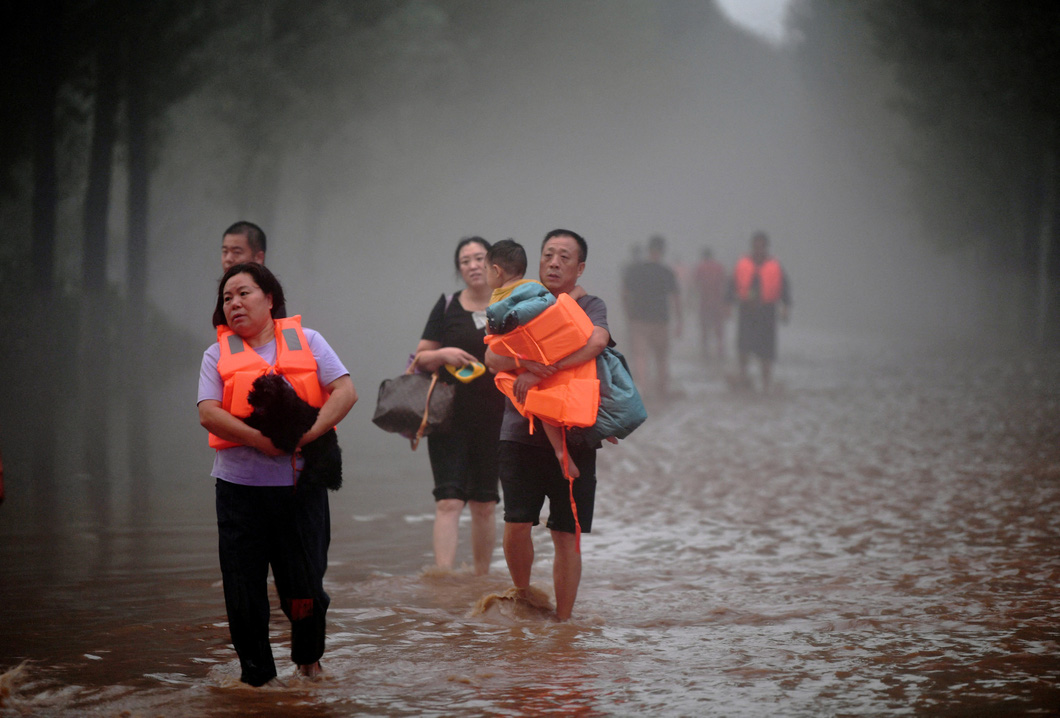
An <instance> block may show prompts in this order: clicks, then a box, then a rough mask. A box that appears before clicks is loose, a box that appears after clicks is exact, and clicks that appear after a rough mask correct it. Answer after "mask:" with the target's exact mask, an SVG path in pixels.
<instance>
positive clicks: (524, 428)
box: [501, 294, 611, 446]
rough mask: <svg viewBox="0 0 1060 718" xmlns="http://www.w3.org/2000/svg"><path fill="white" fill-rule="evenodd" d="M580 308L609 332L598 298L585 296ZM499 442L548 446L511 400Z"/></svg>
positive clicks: (507, 402) (538, 428)
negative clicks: (531, 429) (532, 430)
mask: <svg viewBox="0 0 1060 718" xmlns="http://www.w3.org/2000/svg"><path fill="white" fill-rule="evenodd" d="M578 306H579V307H581V308H582V309H583V310H584V311H585V313H586V314H587V315H589V320H590V321H592V323H593V326H594V327H600V328H602V329H607V331H608V332H610V331H611V330H610V329H608V326H607V305H606V304H604V300H603V299H600V297H594V296H593V295H591V294H587V295H585V296H584V297H582V298H581V299H579V300H578ZM501 441H518V442H519V443H521V444H529V445H531V446H548V445H549V444H548V437H547V436H545V430H544V429H543V428H542V427H541V420H540V419H538V420H537V423H536V424H535V426H534V433H533V434H531V433H530V420H529V419H527V418H526V417H525V416H523V415H522V414H520V413H519V411H518V410H517V409H516V408H515V405H513V404H512V402H511V399H505V400H504V420H503V421H502V422H501Z"/></svg>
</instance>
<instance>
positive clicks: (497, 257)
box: [486, 239, 585, 479]
mask: <svg viewBox="0 0 1060 718" xmlns="http://www.w3.org/2000/svg"><path fill="white" fill-rule="evenodd" d="M525 273H526V251H525V250H524V249H523V246H522V245H521V244H519V243H518V242H516V241H515V240H513V239H502V240H501V241H499V242H495V243H494V244H493V246H492V247H490V249H489V251H487V252H486V283H487V284H488V285H489V286H490V289H492V290H493V294H492V295H491V296H490V305H491V306H493V305H495V304H496V303H497V302H500V301H502V300H504V299H507V298H508V297H510V296H511V294H512V292H513V291H515V290H516V288H518V287H524V288H523V289H522V290H520V293H521V294H525V295H526V298H525V299H524V300H523V301H521V302H520V303H519V304H516V305H515V306H516V307H519V306H520V305H522V307H523V308H524V311H526V312H528V313H531V314H536V313H539V312H540V311H542V310H544V309H545V308H547V307H548V306H550V305H552V304H554V303H555V301H556V300H555V298H554V297H553V296H552V293H551V292H549V291H548V289H546V288H545V286H544V285H543V284H541V282H538V281H537V280H534V279H524V278H523V275H524V274H525ZM526 285H533V286H526ZM535 290H538V291H535ZM584 294H585V289H584V288H582V287H581V286H577V287H575V288H574V291H572V292H571V293H570V295H571V298H572V299H577V298H578V297H579V296H581V295H584ZM511 314H513V312H509V314H508V315H506V316H504V317H497V316H495V315H494V314H491V312H490V307H487V308H486V316H487V320H488V321H489V327H488V330H487V331H488V332H489V333H490V334H503V333H505V332H507V331H509V330H511V329H512V328H513V327H512V326H511V324H512V322H513V321H515V323H516V324H518V323H519V322H518V321H517V320H514V318H513V317H511ZM529 318H530V317H529V316H524V317H523V320H524V321H525V320H526V319H529ZM516 363H517V364H518V360H516ZM522 371H525V370H523V369H520V372H522ZM541 425H542V426H543V427H544V430H545V436H547V437H548V441H549V443H550V444H551V445H552V449H553V451H555V453H556V459H557V460H558V461H559V462H560V466H563V462H564V453H565V452H564V450H563V427H562V426H560V425H558V424H554V423H552V422H550V421H546V420H544V419H542V421H541ZM567 472H568V473H569V474H570V477H571V478H572V479H576V478H578V476H580V475H581V472H579V471H578V467H577V466H575V465H574V462H572V461H570V460H569V457H568V459H567Z"/></svg>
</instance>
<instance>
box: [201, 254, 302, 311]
mask: <svg viewBox="0 0 1060 718" xmlns="http://www.w3.org/2000/svg"><path fill="white" fill-rule="evenodd" d="M237 274H249V275H250V276H251V278H252V279H253V280H254V283H255V284H257V285H258V286H259V287H261V291H263V292H265V294H269V295H271V296H272V312H271V315H272V318H273V319H275V318H276V312H277V310H279V309H280V308H282V307H283V306H284V304H285V301H284V298H283V287H281V286H280V280H279V279H277V278H276V275H275V274H273V273H272V272H270V271H269V270H268V268H267V267H266V266H265V265H264V264H258V263H257V262H243V263H242V264H233V265H232V266H231V267H229V268H228V271H227V272H225V275H224V276H223V277H221V283H220V284H218V285H217V306H215V307H214V310H213V325H214V326H215V327H220V326H228V320H227V319H225V297H224V295H225V285H226V284H228V280H229V279H231V278H232V277H234V276H236V275H237Z"/></svg>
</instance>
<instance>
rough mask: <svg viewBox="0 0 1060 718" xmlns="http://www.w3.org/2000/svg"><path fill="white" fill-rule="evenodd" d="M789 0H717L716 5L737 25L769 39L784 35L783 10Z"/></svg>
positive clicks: (779, 38)
mask: <svg viewBox="0 0 1060 718" xmlns="http://www.w3.org/2000/svg"><path fill="white" fill-rule="evenodd" d="M790 1H791V0H718V5H719V6H720V7H721V9H722V10H724V11H725V13H726V14H727V15H728V16H729V17H730V18H732V19H733V21H735V22H736V23H738V24H739V25H742V26H743V27H745V28H747V29H748V30H751V31H753V32H755V33H756V34H758V35H761V36H763V37H766V38H768V39H770V40H773V41H777V42H779V41H780V40H782V39H783V37H784V10H785V8H787V6H788V4H789V3H790Z"/></svg>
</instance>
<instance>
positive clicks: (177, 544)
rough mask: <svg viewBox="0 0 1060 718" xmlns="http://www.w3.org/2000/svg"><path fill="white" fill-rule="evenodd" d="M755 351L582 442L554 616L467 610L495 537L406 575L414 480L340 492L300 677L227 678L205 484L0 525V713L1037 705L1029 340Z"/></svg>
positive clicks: (1058, 700) (1046, 607)
mask: <svg viewBox="0 0 1060 718" xmlns="http://www.w3.org/2000/svg"><path fill="white" fill-rule="evenodd" d="M783 349H784V354H783V356H782V360H781V364H780V367H779V374H778V376H779V378H780V380H781V382H782V383H783V387H784V391H783V392H782V394H781V395H780V396H775V397H759V396H753V395H744V394H739V393H733V392H731V391H729V390H728V389H727V388H726V385H725V382H724V381H723V378H722V376H721V373H720V371H719V370H718V368H716V367H702V366H700V365H698V364H696V363H695V362H693V361H691V360H686V361H683V362H681V363H680V364H679V366H678V367H677V372H676V373H677V376H678V378H679V379H680V381H681V383H682V387H683V390H684V396H683V397H682V398H680V399H677V400H674V401H672V402H670V403H669V404H667V405H665V406H655V407H650V409H651V410H652V418H651V420H650V421H649V423H648V424H646V425H645V426H644V427H642V428H641V429H640V430H638V431H637V432H636V433H635V434H634V435H633V437H631V438H630V440H628V441H627V442H624V444H623V445H622V446H621V447H610V446H608V447H605V449H604V450H603V452H602V454H601V460H600V495H599V497H598V501H597V504H598V509H597V519H596V522H595V523H594V532H593V533H592V534H591V535H589V536H586V537H585V539H584V541H583V550H584V552H585V576H584V579H583V584H582V590H581V594H580V596H579V599H578V605H577V606H576V611H575V613H576V620H575V621H573V622H572V623H570V624H555V623H553V622H551V621H550V620H547V618H543V617H541V616H540V615H539V614H535V613H533V612H525V613H521V614H518V615H513V614H512V613H511V612H504V611H500V610H491V611H487V612H486V613H485V614H484V615H476V616H473V615H472V608H473V607H474V605H475V603H476V601H477V600H478V599H479V598H481V597H482V596H484V595H486V594H488V593H491V592H502V591H504V590H505V589H506V588H507V587H508V585H509V584H508V581H507V575H506V572H505V571H504V566H503V559H502V558H501V556H500V552H499V551H498V553H497V555H496V557H495V562H494V571H493V574H492V575H491V576H489V577H485V578H475V577H473V576H471V575H470V574H468V573H458V574H455V575H436V574H431V573H429V572H428V573H424V572H422V570H421V569H422V567H423V566H424V565H426V564H427V563H429V532H430V516H431V514H430V510H431V506H430V498H429V492H428V490H427V488H425V487H426V486H427V482H428V478H427V476H425V475H424V476H423V477H422V484H423V486H422V487H421V486H419V485H418V484H414V483H412V482H413V481H418V479H415V480H413V479H409V480H408V481H405V482H404V483H402V481H401V480H399V479H398V478H396V477H394V476H381V477H366V476H363V475H362V476H358V477H355V478H354V479H353V480H352V481H348V484H347V487H346V488H345V489H344V490H343V491H342V492H340V494H338V495H336V496H334V498H333V503H332V513H333V523H334V539H333V545H332V551H331V559H332V565H331V567H330V568H329V572H328V576H327V585H328V590H329V591H330V592H331V595H332V609H331V611H330V613H329V620H330V624H329V644H328V652H327V653H326V654H325V660H324V665H325V668H326V671H327V677H326V678H325V679H324V680H322V681H319V682H315V683H313V682H307V681H304V680H301V679H299V678H296V677H295V676H294V675H293V669H291V668H288V669H287V670H286V671H284V670H283V669H281V680H280V681H278V682H277V685H272V686H269V687H267V688H266V689H264V690H257V691H255V690H250V689H246V688H244V687H242V686H240V685H239V684H238V682H237V681H235V680H234V678H235V676H236V675H238V667H237V665H236V663H235V657H234V654H233V653H232V651H231V650H230V649H229V648H228V646H227V643H226V641H227V628H226V626H225V624H224V609H223V602H222V596H221V589H220V583H219V581H220V577H219V572H218V569H217V566H216V547H215V529H214V526H213V524H212V506H211V504H210V501H211V498H212V491H211V490H210V486H209V484H208V482H207V481H206V480H204V481H203V482H202V486H201V490H202V496H197V497H195V498H194V499H189V498H188V497H187V496H186V495H185V494H180V495H179V496H180V498H179V499H175V500H174V501H173V502H172V503H171V504H170V511H169V513H167V515H166V516H165V517H163V518H162V519H160V520H158V521H157V522H154V523H153V524H152V525H150V526H145V527H138V528H128V527H125V528H109V529H106V530H98V529H96V528H94V527H92V526H91V525H90V524H88V523H85V524H81V525H77V526H71V527H69V528H67V529H64V530H61V531H59V532H56V533H52V534H44V533H41V532H39V531H34V530H29V529H24V528H20V529H19V530H18V531H11V530H9V529H4V530H5V531H7V532H6V533H4V534H3V536H2V540H3V544H2V548H0V551H2V565H0V579H2V581H3V583H2V585H0V597H2V599H3V601H4V605H5V607H6V614H7V615H6V617H5V619H6V620H5V621H3V622H0V649H2V651H0V668H3V669H13V670H8V673H7V674H6V675H5V676H4V678H3V688H0V696H3V698H2V701H3V703H2V705H3V708H2V710H0V714H2V715H7V714H10V715H21V714H35V713H40V714H52V715H70V716H73V715H86V714H87V715H93V714H98V715H115V714H119V713H121V712H122V711H129V713H130V714H132V715H141V714H142V715H155V714H157V715H167V716H185V715H186V716H191V715H196V716H199V715H212V716H228V715H231V716H237V715H248V714H260V715H285V716H286V715H295V716H332V715H333V716H340V715H351V714H359V713H361V714H372V715H395V716H400V715H424V714H427V715H431V714H433V715H484V714H489V715H533V714H541V713H551V712H563V713H570V714H575V715H584V716H594V715H634V714H662V715H703V714H718V715H805V716H817V715H835V714H846V715H850V714H858V715H908V714H912V713H928V714H949V713H963V714H967V713H981V712H990V711H994V712H999V713H1020V714H1048V713H1050V712H1051V710H1052V709H1053V708H1055V706H1056V705H1060V686H1058V676H1060V589H1058V586H1060V362H1058V361H1056V359H1057V357H1055V356H1053V357H1038V358H1031V359H1019V360H1015V359H1004V360H1002V359H997V360H990V359H984V360H979V361H977V362H974V363H973V362H970V361H968V360H966V359H962V360H952V359H950V360H946V359H940V358H936V357H932V356H929V355H926V354H925V355H916V354H911V355H909V356H897V354H896V353H894V355H893V356H892V355H889V354H886V353H880V352H875V351H869V350H866V349H861V348H857V349H853V348H850V347H849V346H847V345H843V344H830V343H828V342H827V341H822V340H821V338H820V337H815V338H812V340H811V338H806V339H803V340H802V341H801V342H800V341H799V339H798V338H797V337H792V338H791V339H790V341H789V342H788V344H785V345H784V347H783ZM351 474H352V472H351ZM368 481H372V482H380V484H379V485H376V484H373V485H372V488H369V487H368V486H367V485H366V484H364V483H361V482H368ZM384 482H391V484H392V486H393V487H394V488H393V490H392V491H386V490H380V489H379V486H380V485H381V486H383V487H384V488H385V487H386V486H387V484H386V483H384ZM410 496H414V497H415V498H414V499H410V498H409V497H410ZM9 498H10V497H9ZM14 508H15V507H14V506H12V505H11V504H10V502H9V503H8V504H6V505H5V506H4V507H3V511H5V512H8V511H11V510H13V509H14ZM464 548H466V547H462V550H463V549H464ZM537 549H538V562H537V564H536V565H535V577H534V578H535V583H536V584H538V585H540V586H542V587H543V588H549V587H550V580H549V577H550V551H551V547H550V542H549V541H548V539H547V536H546V535H545V532H544V531H541V532H540V533H539V534H537ZM281 618H282V615H281V614H280V612H279V611H278V610H277V611H275V612H274V619H275V620H274V629H275V630H274V636H273V638H274V650H275V651H276V654H277V656H278V658H279V657H282V656H285V655H286V652H287V650H288V644H287V627H286V626H285V625H284V623H283V622H282V620H281ZM24 659H25V660H26V661H27V662H26V663H25V664H24V665H23V666H22V667H21V668H17V669H16V668H14V667H15V666H16V665H18V664H19V662H20V661H22V660H24Z"/></svg>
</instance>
